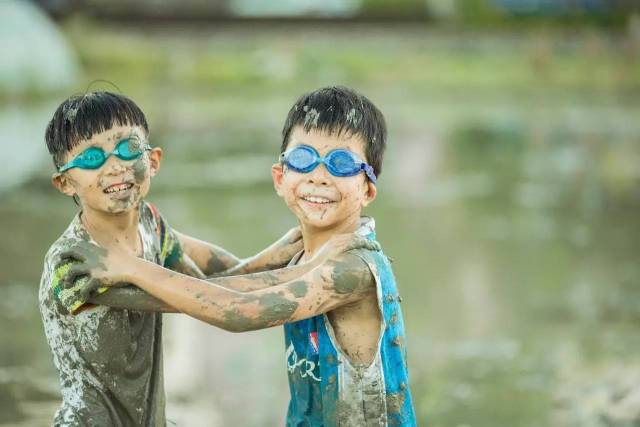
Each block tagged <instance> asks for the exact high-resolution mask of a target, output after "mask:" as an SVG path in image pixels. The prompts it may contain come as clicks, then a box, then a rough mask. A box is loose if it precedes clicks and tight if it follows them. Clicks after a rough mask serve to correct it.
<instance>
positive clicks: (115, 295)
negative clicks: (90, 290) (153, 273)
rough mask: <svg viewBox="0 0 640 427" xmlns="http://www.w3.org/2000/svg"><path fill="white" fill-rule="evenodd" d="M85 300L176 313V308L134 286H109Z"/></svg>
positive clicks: (138, 309)
mask: <svg viewBox="0 0 640 427" xmlns="http://www.w3.org/2000/svg"><path fill="white" fill-rule="evenodd" d="M87 302H90V303H92V304H96V305H106V306H109V307H113V308H119V309H123V310H135V311H148V312H160V313H176V312H177V310H176V309H175V308H173V307H171V306H170V305H169V304H167V303H165V302H164V301H162V300H159V299H157V298H155V297H153V296H151V295H149V294H148V293H146V292H145V291H143V290H142V289H139V288H136V287H135V286H127V287H123V288H111V289H109V291H108V292H104V293H102V294H99V295H94V296H91V297H90V298H89V300H88V301H87Z"/></svg>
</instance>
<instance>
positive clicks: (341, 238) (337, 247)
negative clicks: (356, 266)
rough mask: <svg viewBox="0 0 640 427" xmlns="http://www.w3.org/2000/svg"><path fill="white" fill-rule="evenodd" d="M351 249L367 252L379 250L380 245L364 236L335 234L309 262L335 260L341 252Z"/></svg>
mask: <svg viewBox="0 0 640 427" xmlns="http://www.w3.org/2000/svg"><path fill="white" fill-rule="evenodd" d="M353 249H365V250H369V251H379V250H381V248H380V244H379V243H378V242H376V241H374V240H370V239H367V238H366V237H364V236H361V235H359V234H355V233H346V234H336V235H335V236H332V237H331V238H330V239H329V241H327V242H326V243H325V244H324V245H322V247H321V248H320V249H319V250H318V252H316V253H315V255H314V256H313V258H312V259H311V261H313V262H317V263H323V262H325V261H326V260H328V259H330V258H335V257H336V256H338V255H340V254H341V253H343V252H348V251H350V250H353Z"/></svg>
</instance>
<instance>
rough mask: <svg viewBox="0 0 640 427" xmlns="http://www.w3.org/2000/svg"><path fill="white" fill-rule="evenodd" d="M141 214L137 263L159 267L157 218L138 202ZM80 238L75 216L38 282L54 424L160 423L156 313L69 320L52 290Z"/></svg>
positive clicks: (84, 315) (112, 312) (105, 310)
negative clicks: (53, 370)
mask: <svg viewBox="0 0 640 427" xmlns="http://www.w3.org/2000/svg"><path fill="white" fill-rule="evenodd" d="M139 217H140V220H139V226H138V231H139V235H140V238H141V241H142V246H143V258H144V259H146V260H148V261H151V262H155V263H159V262H160V261H161V248H160V239H159V237H158V234H157V232H156V230H157V221H156V218H155V217H154V215H153V212H152V211H151V208H150V207H149V206H148V205H147V204H146V203H144V202H143V203H142V204H141V207H140V216H139ZM80 240H90V237H89V235H88V233H87V232H86V230H85V229H84V227H83V226H82V223H81V221H80V218H79V216H76V217H75V218H74V220H73V221H72V222H71V224H70V225H69V227H68V228H67V230H66V231H65V232H64V233H63V235H62V236H61V237H60V238H59V239H58V240H57V241H56V242H55V243H54V244H53V245H52V247H51V249H50V250H49V252H48V253H47V256H46V258H45V268H44V273H43V276H42V281H41V284H40V294H39V302H40V311H41V314H42V319H43V323H44V328H45V334H46V336H47V341H48V344H49V346H50V348H51V351H52V353H53V359H54V364H55V365H56V367H57V368H58V371H59V374H60V385H61V391H62V398H63V401H62V404H61V407H60V409H59V410H58V412H57V414H56V419H55V420H54V423H56V425H124V426H128V425H144V426H152V425H153V426H156V425H165V419H164V383H163V373H162V317H161V315H160V314H157V313H143V312H136V311H130V310H119V309H112V308H110V307H106V306H96V307H92V308H89V309H86V310H84V311H82V312H80V313H79V314H77V315H71V314H68V307H66V306H65V305H63V304H62V303H61V300H60V298H59V296H56V292H54V291H53V290H52V284H53V282H54V281H55V280H56V277H55V275H56V274H57V272H56V268H57V266H58V263H59V262H60V258H59V255H60V254H61V252H62V251H64V250H65V249H66V248H68V247H69V246H70V245H71V244H73V243H74V242H77V241H80Z"/></svg>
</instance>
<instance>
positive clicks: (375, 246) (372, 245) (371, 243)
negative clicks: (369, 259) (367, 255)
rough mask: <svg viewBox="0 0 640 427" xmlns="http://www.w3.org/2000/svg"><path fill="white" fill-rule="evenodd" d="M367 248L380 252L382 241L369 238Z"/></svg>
mask: <svg viewBox="0 0 640 427" xmlns="http://www.w3.org/2000/svg"><path fill="white" fill-rule="evenodd" d="M365 248H366V249H368V250H370V251H375V252H380V251H381V250H382V246H380V243H378V242H376V241H375V240H367V242H366V247H365Z"/></svg>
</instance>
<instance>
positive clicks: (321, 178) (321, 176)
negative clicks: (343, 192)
mask: <svg viewBox="0 0 640 427" xmlns="http://www.w3.org/2000/svg"><path fill="white" fill-rule="evenodd" d="M307 182H309V183H311V184H315V185H329V183H330V182H331V178H330V176H329V171H328V170H327V167H326V166H325V165H324V164H322V163H321V164H319V165H318V166H316V168H315V169H314V170H312V171H311V172H309V173H308V174H307Z"/></svg>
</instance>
